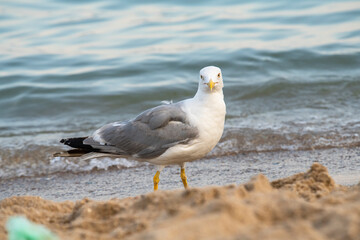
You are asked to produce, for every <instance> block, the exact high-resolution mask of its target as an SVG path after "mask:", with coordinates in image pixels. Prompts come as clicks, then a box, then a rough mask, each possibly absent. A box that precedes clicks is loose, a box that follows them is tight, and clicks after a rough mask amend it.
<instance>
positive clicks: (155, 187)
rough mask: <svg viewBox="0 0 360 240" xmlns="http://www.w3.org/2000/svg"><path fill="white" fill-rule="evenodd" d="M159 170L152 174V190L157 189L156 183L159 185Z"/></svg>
mask: <svg viewBox="0 0 360 240" xmlns="http://www.w3.org/2000/svg"><path fill="white" fill-rule="evenodd" d="M159 176H160V171H157V172H156V174H155V176H154V191H156V190H158V185H159V182H160V178H159Z"/></svg>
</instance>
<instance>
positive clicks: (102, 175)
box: [0, 147, 360, 201]
mask: <svg viewBox="0 0 360 240" xmlns="http://www.w3.org/2000/svg"><path fill="white" fill-rule="evenodd" d="M359 156H360V148H359V147H357V148H334V149H322V150H314V151H279V152H258V153H246V154H239V155H230V156H221V157H210V158H207V159H202V160H198V161H195V162H192V163H188V164H187V165H186V174H187V177H188V183H189V186H190V187H205V186H224V185H228V184H243V183H245V182H247V181H248V180H249V179H250V178H251V177H252V176H254V175H257V174H260V173H261V174H264V175H265V176H267V177H268V178H269V180H270V181H272V180H275V179H279V178H284V177H286V176H289V175H292V174H296V173H299V172H304V171H306V170H307V169H308V167H309V166H311V165H312V164H313V163H314V162H318V163H320V164H322V165H324V166H326V167H327V168H328V170H329V173H330V175H331V176H332V177H333V179H334V180H335V182H336V183H337V184H342V185H356V184H357V183H358V182H359V181H360V176H359V169H360V161H359V159H360V157H359ZM155 172H156V168H155V166H153V165H150V164H142V165H138V166H135V167H129V168H123V167H121V168H119V169H118V168H116V167H112V168H110V169H108V170H92V171H89V172H59V173H53V174H49V175H41V176H33V177H17V178H11V179H0V200H1V199H4V198H7V197H11V196H21V195H33V196H40V197H42V198H45V199H49V200H55V201H64V200H78V199H82V198H85V197H89V198H91V199H95V200H106V199H109V198H113V197H117V198H124V197H129V196H138V195H141V194H146V193H150V192H151V191H152V189H153V182H152V178H153V175H154V174H155ZM179 175H180V168H179V167H178V166H168V167H166V168H165V169H164V170H163V171H162V172H161V175H160V183H159V189H160V190H173V189H182V188H183V185H182V182H181V179H180V176H179Z"/></svg>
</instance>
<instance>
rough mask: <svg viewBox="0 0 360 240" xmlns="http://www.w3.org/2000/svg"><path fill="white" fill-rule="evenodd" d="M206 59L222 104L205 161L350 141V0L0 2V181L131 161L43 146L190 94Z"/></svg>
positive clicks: (358, 27)
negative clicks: (219, 128)
mask: <svg viewBox="0 0 360 240" xmlns="http://www.w3.org/2000/svg"><path fill="white" fill-rule="evenodd" d="M207 65H216V66H218V67H220V68H221V69H222V72H223V77H224V81H225V88H224V93H225V101H226V104H227V113H228V114H227V120H226V127H225V132H224V136H223V138H222V140H221V142H220V143H219V145H218V146H217V147H216V148H215V149H214V150H213V151H212V152H211V153H210V154H209V156H208V158H225V157H226V156H229V155H231V156H235V155H238V154H247V153H253V152H269V151H270V152H279V151H280V152H281V151H289V152H293V151H298V150H305V151H307V150H312V151H313V150H314V149H315V150H316V149H327V148H344V147H345V148H351V147H355V146H359V145H360V137H359V133H360V131H359V130H360V2H359V1H340V0H339V1H307V0H305V1H282V0H275V1H271V2H270V1H235V0H228V1H152V2H151V3H150V2H148V1H123V2H121V1H120V2H119V1H114V0H105V1H98V0H93V1H70V0H39V1H27V0H15V1H10V0H2V1H1V2H0V143H1V144H0V179H8V178H13V177H17V176H36V175H41V174H50V173H55V172H67V171H70V172H82V171H89V170H92V169H94V168H96V169H107V168H108V167H111V166H117V167H119V168H129V167H130V168H136V167H137V166H140V165H141V164H140V165H139V164H138V163H135V162H131V161H127V160H124V159H102V160H92V161H90V162H76V161H75V162H74V161H71V160H68V159H59V158H53V157H52V156H51V155H52V153H53V152H55V151H58V150H61V149H65V147H63V146H61V145H60V144H59V142H58V141H59V139H61V138H63V137H71V136H87V135H89V134H91V133H92V132H93V130H95V129H96V128H98V127H100V126H102V125H103V124H106V123H108V122H113V121H120V120H126V119H129V118H132V117H135V116H136V115H137V114H138V113H140V112H141V111H143V110H145V109H147V108H150V107H154V106H156V105H159V104H161V101H162V100H173V101H179V100H182V99H185V98H189V97H192V96H193V95H194V93H195V92H196V88H197V81H198V71H199V70H200V69H201V68H202V67H204V66H207ZM355 155H356V154H355ZM358 155H359V154H358ZM229 161H231V158H229ZM269 161H270V160H269ZM350 164H352V165H353V166H354V167H355V168H358V169H359V168H360V161H359V158H357V159H355V160H353V162H351V163H350Z"/></svg>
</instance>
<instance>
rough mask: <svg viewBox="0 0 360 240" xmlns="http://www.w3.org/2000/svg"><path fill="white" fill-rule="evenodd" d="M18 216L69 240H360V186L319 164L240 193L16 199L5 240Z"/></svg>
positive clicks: (214, 189)
mask: <svg viewBox="0 0 360 240" xmlns="http://www.w3.org/2000/svg"><path fill="white" fill-rule="evenodd" d="M109 184H110V183H109ZM12 215H25V216H26V217H27V218H29V219H30V220H31V221H34V222H36V223H40V224H43V225H45V226H46V227H48V228H49V229H51V230H52V231H53V232H54V233H56V234H57V235H58V236H59V237H60V238H61V239H360V184H358V185H355V186H342V185H338V184H336V183H335V181H334V179H333V178H332V177H331V176H330V174H329V173H328V171H327V169H326V168H325V167H324V166H322V165H320V164H318V163H315V164H313V165H312V166H311V168H310V169H309V170H308V171H306V172H305V173H298V174H295V175H293V176H290V177H287V178H283V179H279V180H275V181H272V182H270V181H269V180H268V178H267V177H265V176H264V175H262V174H260V175H257V176H255V177H253V178H252V179H251V180H250V181H248V182H246V183H245V184H240V185H236V184H230V185H226V186H207V187H203V188H190V189H187V190H182V189H177V190H167V191H158V192H155V193H149V194H146V195H140V196H135V197H127V198H123V199H119V198H112V199H109V200H106V201H95V200H91V199H88V198H84V199H82V200H78V201H75V202H74V201H65V202H53V201H50V200H45V199H42V198H40V197H32V196H20V197H15V196H14V197H10V198H6V199H3V200H2V201H1V202H0V239H5V238H6V232H5V229H4V224H5V221H6V219H7V217H9V216H12Z"/></svg>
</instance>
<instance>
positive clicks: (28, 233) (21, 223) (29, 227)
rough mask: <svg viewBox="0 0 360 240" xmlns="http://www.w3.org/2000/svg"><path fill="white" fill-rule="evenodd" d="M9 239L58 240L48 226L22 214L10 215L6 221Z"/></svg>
mask: <svg viewBox="0 0 360 240" xmlns="http://www.w3.org/2000/svg"><path fill="white" fill-rule="evenodd" d="M6 230H7V232H8V240H57V239H58V238H57V237H56V235H55V234H54V233H52V232H51V231H50V230H49V229H47V228H46V227H44V226H42V225H39V224H35V223H32V222H30V221H29V220H28V219H27V218H25V217H22V216H16V217H10V218H9V219H8V221H7V223H6Z"/></svg>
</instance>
